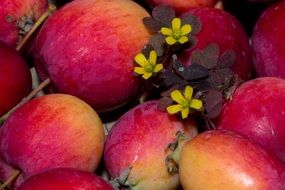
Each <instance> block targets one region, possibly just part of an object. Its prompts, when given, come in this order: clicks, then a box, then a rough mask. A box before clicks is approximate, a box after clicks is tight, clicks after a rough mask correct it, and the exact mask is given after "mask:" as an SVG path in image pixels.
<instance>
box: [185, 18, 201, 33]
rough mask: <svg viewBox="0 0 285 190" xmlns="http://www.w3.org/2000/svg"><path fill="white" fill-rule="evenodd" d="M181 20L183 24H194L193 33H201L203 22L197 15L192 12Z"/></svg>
mask: <svg viewBox="0 0 285 190" xmlns="http://www.w3.org/2000/svg"><path fill="white" fill-rule="evenodd" d="M181 21H182V24H183V25H184V24H190V25H191V26H192V31H191V34H192V35H195V34H197V33H199V32H200V31H201V29H202V24H201V21H200V19H199V18H198V17H197V16H194V15H192V14H190V13H188V14H186V15H184V16H183V18H182V19H181Z"/></svg>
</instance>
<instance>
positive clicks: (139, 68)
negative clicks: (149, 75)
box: [134, 67, 145, 75]
mask: <svg viewBox="0 0 285 190" xmlns="http://www.w3.org/2000/svg"><path fill="white" fill-rule="evenodd" d="M134 72H135V73H137V74H139V75H142V74H145V69H144V68H142V67H135V69H134Z"/></svg>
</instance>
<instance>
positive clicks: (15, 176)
mask: <svg viewBox="0 0 285 190" xmlns="http://www.w3.org/2000/svg"><path fill="white" fill-rule="evenodd" d="M20 174H21V172H20V171H19V170H16V169H15V170H14V171H13V173H12V175H10V176H9V178H8V179H7V180H6V181H5V182H4V183H3V184H2V185H1V186H0V190H4V188H6V187H7V186H8V185H10V184H11V183H12V182H13V181H14V180H15V179H16V178H17V177H18V176H19V175H20Z"/></svg>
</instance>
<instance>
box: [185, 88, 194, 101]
mask: <svg viewBox="0 0 285 190" xmlns="http://www.w3.org/2000/svg"><path fill="white" fill-rule="evenodd" d="M192 95H193V88H192V87H191V86H186V88H185V90H184V97H185V99H186V100H187V101H189V102H190V101H191V99H192Z"/></svg>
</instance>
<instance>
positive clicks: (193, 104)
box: [189, 99, 203, 110]
mask: <svg viewBox="0 0 285 190" xmlns="http://www.w3.org/2000/svg"><path fill="white" fill-rule="evenodd" d="M202 105H203V103H202V101H201V100H198V99H192V100H191V102H190V105H189V107H191V108H194V109H196V110H199V109H201V108H202Z"/></svg>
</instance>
